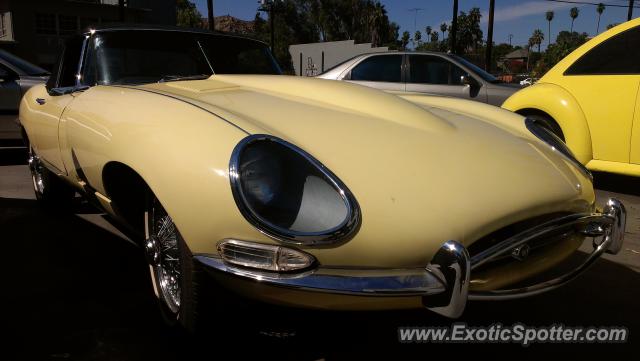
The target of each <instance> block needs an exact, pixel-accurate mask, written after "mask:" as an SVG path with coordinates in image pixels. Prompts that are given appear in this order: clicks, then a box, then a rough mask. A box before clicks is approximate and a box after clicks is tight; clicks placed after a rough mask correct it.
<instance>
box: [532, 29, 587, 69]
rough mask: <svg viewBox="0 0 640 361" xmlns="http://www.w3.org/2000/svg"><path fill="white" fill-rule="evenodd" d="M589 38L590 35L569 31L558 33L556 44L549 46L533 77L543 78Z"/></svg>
mask: <svg viewBox="0 0 640 361" xmlns="http://www.w3.org/2000/svg"><path fill="white" fill-rule="evenodd" d="M588 37H589V35H588V34H587V33H577V32H573V33H570V32H568V31H561V32H560V33H558V37H557V38H556V42H555V43H553V44H551V45H549V47H548V48H547V51H545V52H544V54H543V55H542V58H541V59H540V61H539V62H538V63H537V64H536V66H535V68H534V70H533V72H532V75H533V76H535V77H541V76H543V75H544V74H545V73H546V72H547V71H548V70H549V69H551V68H552V67H553V66H554V65H556V64H557V63H558V62H559V61H560V60H562V59H563V58H564V57H565V56H567V55H569V54H570V53H571V52H572V51H574V50H576V49H577V48H578V47H579V46H580V45H582V44H584V43H585V42H587V38H588Z"/></svg>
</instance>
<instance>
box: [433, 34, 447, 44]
mask: <svg viewBox="0 0 640 361" xmlns="http://www.w3.org/2000/svg"><path fill="white" fill-rule="evenodd" d="M430 40H431V42H432V43H437V42H438V33H437V32H433V33H431V39H430ZM443 40H444V39H443Z"/></svg>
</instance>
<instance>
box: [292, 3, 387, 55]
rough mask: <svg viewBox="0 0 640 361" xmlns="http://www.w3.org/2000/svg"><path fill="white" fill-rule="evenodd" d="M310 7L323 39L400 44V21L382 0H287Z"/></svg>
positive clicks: (306, 7)
mask: <svg viewBox="0 0 640 361" xmlns="http://www.w3.org/2000/svg"><path fill="white" fill-rule="evenodd" d="M284 3H293V4H295V6H296V7H297V8H300V9H307V10H308V12H309V14H310V15H309V18H310V19H311V22H312V23H313V25H314V26H315V27H316V29H317V32H318V33H319V34H320V38H321V40H323V41H337V40H347V39H353V40H355V41H356V42H358V43H367V42H370V43H372V44H373V45H374V46H383V45H384V46H389V47H393V48H395V47H397V46H398V45H400V44H398V31H399V27H398V26H397V24H395V23H393V22H390V21H389V17H388V15H387V10H386V8H385V6H384V5H383V4H381V3H380V1H379V0H285V1H284Z"/></svg>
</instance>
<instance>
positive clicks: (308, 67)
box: [289, 40, 389, 76]
mask: <svg viewBox="0 0 640 361" xmlns="http://www.w3.org/2000/svg"><path fill="white" fill-rule="evenodd" d="M385 51H389V49H388V48H387V47H379V48H374V47H372V46H371V43H364V44H356V43H355V41H353V40H344V41H328V42H324V43H310V44H295V45H291V46H289V54H291V60H292V63H293V68H294V70H295V73H296V75H299V76H316V75H318V74H321V73H324V71H325V70H328V69H330V68H332V67H334V66H336V65H338V64H340V63H342V62H343V61H345V60H348V59H351V58H353V57H354V56H356V55H360V54H366V53H379V52H385Z"/></svg>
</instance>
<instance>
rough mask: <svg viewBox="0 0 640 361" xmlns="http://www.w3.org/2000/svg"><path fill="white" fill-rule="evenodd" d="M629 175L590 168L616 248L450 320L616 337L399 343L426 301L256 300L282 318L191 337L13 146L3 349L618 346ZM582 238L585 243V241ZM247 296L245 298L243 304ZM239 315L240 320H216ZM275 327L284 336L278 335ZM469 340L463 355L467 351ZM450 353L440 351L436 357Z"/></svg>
mask: <svg viewBox="0 0 640 361" xmlns="http://www.w3.org/2000/svg"><path fill="white" fill-rule="evenodd" d="M637 184H638V180H636V179H634V178H629V177H620V176H613V175H607V174H597V175H596V185H597V187H598V188H599V190H598V198H599V200H604V199H606V197H610V196H615V197H617V198H619V199H621V200H622V201H623V202H624V203H625V205H626V206H627V211H628V214H629V217H628V224H627V234H626V240H625V245H624V248H623V250H622V251H621V252H620V254H618V255H615V256H612V255H607V256H605V257H604V258H603V259H601V260H599V261H598V262H597V263H596V264H595V265H594V266H593V267H592V268H591V269H589V270H588V271H587V272H586V273H585V274H584V275H582V276H581V277H580V278H578V279H577V280H575V281H574V282H572V283H571V284H569V285H567V286H566V287H563V288H560V289H557V290H554V291H552V292H549V293H546V294H543V295H539V296H535V297H531V298H526V299H521V300H514V301H501V302H470V303H469V305H468V307H467V310H466V311H465V314H464V315H463V317H462V318H461V319H459V320H457V321H456V322H465V323H468V324H469V325H473V326H489V325H491V324H495V323H501V324H503V325H512V324H515V323H523V324H526V325H535V326H551V325H552V324H564V325H566V326H585V327H587V326H624V327H627V328H628V329H629V332H630V340H629V342H628V343H627V344H622V345H620V344H599V345H588V344H562V345H550V344H534V345H531V346H528V347H523V346H520V345H518V344H509V345H503V344H460V345H438V344H412V345H406V344H400V343H399V342H398V327H401V326H418V327H424V326H431V325H438V326H447V325H450V324H451V323H452V321H450V320H447V319H444V318H441V317H439V316H436V315H434V314H432V313H430V312H428V311H426V310H415V311H389V312H318V311H314V312H311V311H302V310H291V311H288V310H281V309H272V308H270V307H267V306H264V307H263V308H261V307H262V306H260V305H258V306H255V307H257V309H256V310H257V312H264V313H266V314H269V315H270V316H271V317H272V319H274V320H275V319H278V320H284V321H286V322H283V323H282V325H281V324H280V323H278V322H274V323H273V324H268V323H267V324H265V325H259V326H257V328H256V329H252V328H251V327H249V326H248V325H250V324H252V322H253V321H254V320H253V319H249V316H248V314H243V313H242V312H238V313H236V312H228V311H227V310H219V317H216V318H215V319H213V320H211V321H210V322H211V327H213V328H216V329H218V330H219V331H220V334H221V336H220V337H210V338H205V339H194V338H193V337H191V336H190V335H187V334H185V333H184V332H182V331H180V330H179V329H175V328H171V327H168V326H166V325H165V324H164V323H163V321H162V318H161V316H160V314H159V312H158V309H157V307H156V304H155V300H154V296H153V292H152V289H151V284H150V282H149V279H148V269H147V267H146V265H145V263H144V256H143V252H142V250H141V249H140V248H139V247H138V246H137V245H136V244H135V243H134V242H132V241H131V240H129V239H127V238H126V236H124V235H123V234H122V233H120V232H119V231H118V230H117V229H116V228H115V227H113V226H112V225H111V223H110V222H109V220H108V219H106V218H105V217H104V215H103V214H101V213H99V212H98V211H97V210H95V209H94V208H92V207H91V206H89V205H87V204H84V203H82V202H78V204H77V205H76V206H75V208H74V211H73V212H68V213H65V212H59V211H51V210H46V209H43V208H41V207H40V206H39V205H38V204H37V203H36V201H35V199H34V196H33V191H32V188H31V187H32V186H31V180H30V177H29V173H28V169H27V167H26V165H24V152H23V151H22V152H21V151H15V150H9V151H7V150H0V227H1V230H0V240H1V241H2V253H1V254H2V255H3V256H4V257H3V260H2V262H0V264H1V267H2V268H1V269H2V271H3V274H4V276H3V277H2V284H3V286H4V287H3V288H4V291H3V292H2V298H3V304H5V309H4V312H3V322H2V324H3V326H4V332H3V334H4V335H5V336H3V339H4V340H3V341H4V344H5V346H4V347H3V348H2V349H0V358H1V359H7V360H14V359H15V360H22V359H33V360H60V359H63V360H153V359H155V360H187V359H197V360H213V359H229V358H231V359H237V358H240V359H244V358H260V359H296V360H298V359H299V360H320V359H362V358H365V359H382V358H385V359H389V358H391V359H405V358H411V359H426V358H433V357H445V356H443V353H444V355H451V356H452V357H454V358H455V359H462V358H463V357H464V358H468V357H474V358H478V357H480V358H481V359H484V358H487V357H492V358H511V359H538V360H539V359H540V358H541V357H546V356H547V355H551V356H554V357H556V358H558V357H565V358H568V357H571V358H573V359H577V358H580V359H591V358H593V357H595V356H596V355H604V356H605V357H611V356H612V355H615V356H616V358H622V357H623V356H624V354H626V353H627V352H628V353H629V355H632V352H635V353H637V350H638V347H639V346H640V314H639V312H638V311H639V304H638V299H639V296H640V287H639V286H640V273H639V272H640V187H638V186H637ZM589 248H590V246H588V245H587V246H586V247H585V251H587V252H588V251H589V250H590V249H589ZM252 307H253V306H252ZM238 324H240V325H244V324H246V325H247V331H246V332H237V331H233V332H231V331H229V332H226V331H225V330H227V329H230V327H229V326H230V325H238ZM284 336H286V337H284ZM469 352H470V353H471V355H469ZM446 358H450V357H446Z"/></svg>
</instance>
